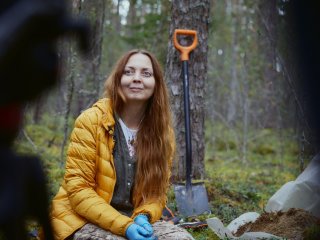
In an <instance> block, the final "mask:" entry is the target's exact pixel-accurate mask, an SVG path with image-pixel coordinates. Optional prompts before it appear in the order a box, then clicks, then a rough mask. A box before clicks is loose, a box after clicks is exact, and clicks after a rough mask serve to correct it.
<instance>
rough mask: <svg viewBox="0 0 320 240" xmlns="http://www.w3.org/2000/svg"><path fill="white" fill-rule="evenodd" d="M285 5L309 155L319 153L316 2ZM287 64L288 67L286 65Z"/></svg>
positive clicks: (290, 0) (287, 1)
mask: <svg viewBox="0 0 320 240" xmlns="http://www.w3.org/2000/svg"><path fill="white" fill-rule="evenodd" d="M282 2H283V3H285V13H286V15H287V16H286V18H287V19H286V20H287V23H288V25H287V29H285V31H286V33H285V34H288V35H289V37H288V38H287V41H288V45H289V46H290V47H291V48H292V49H291V51H292V52H293V57H294V58H295V59H294V60H293V61H295V64H296V66H298V68H297V69H296V73H297V75H298V76H297V79H298V89H297V92H298V96H299V100H300V102H301V104H302V107H303V109H304V116H302V117H303V118H305V120H306V123H307V124H306V126H304V129H305V130H306V134H307V136H306V138H307V142H308V143H309V144H310V148H311V149H310V151H311V154H312V155H315V154H316V153H317V152H319V150H320V81H319V78H320V57H319V56H320V28H319V26H318V23H319V22H320V14H319V12H320V2H319V1H316V0H306V1H300V0H285V1H284V0H282ZM289 64H290V63H289Z"/></svg>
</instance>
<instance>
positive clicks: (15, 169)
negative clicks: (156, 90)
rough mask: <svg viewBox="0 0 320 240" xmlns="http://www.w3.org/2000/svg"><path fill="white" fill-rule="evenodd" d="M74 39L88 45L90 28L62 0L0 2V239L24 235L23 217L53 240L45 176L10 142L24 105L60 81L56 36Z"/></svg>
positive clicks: (35, 160)
mask: <svg viewBox="0 0 320 240" xmlns="http://www.w3.org/2000/svg"><path fill="white" fill-rule="evenodd" d="M67 35H70V36H73V37H75V38H76V39H77V40H78V42H79V45H80V49H82V50H84V51H87V50H88V47H89V38H90V34H89V26H88V24H87V23H86V22H85V21H83V20H80V19H77V20H75V19H73V18H72V17H71V16H69V14H68V12H67V6H66V4H65V2H64V1H63V0H1V1H0V81H1V88H0V238H1V239H14V240H24V239H27V230H26V220H28V219H34V220H36V221H37V222H38V223H39V224H40V225H41V226H42V229H43V235H44V238H45V239H49V240H51V239H53V235H52V228H51V224H50V221H49V209H48V208H49V202H48V201H49V199H48V195H47V189H46V177H45V175H44V173H43V171H42V166H41V162H40V160H39V159H38V158H37V157H31V156H18V155H17V154H16V153H14V152H13V150H12V143H13V141H14V139H15V137H16V135H17V133H18V132H19V129H20V125H21V123H22V114H23V108H24V105H25V104H26V103H27V102H29V101H32V100H34V99H36V98H37V97H39V96H40V95H42V94H44V93H45V92H46V91H48V90H49V89H50V88H51V87H53V86H54V85H55V84H56V83H57V82H58V79H59V64H58V60H59V59H58V53H57V49H56V47H57V46H56V45H57V40H58V39H59V38H60V37H64V36H67Z"/></svg>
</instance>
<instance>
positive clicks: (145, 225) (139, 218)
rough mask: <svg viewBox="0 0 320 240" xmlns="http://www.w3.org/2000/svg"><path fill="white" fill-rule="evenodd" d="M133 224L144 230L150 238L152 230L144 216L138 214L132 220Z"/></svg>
mask: <svg viewBox="0 0 320 240" xmlns="http://www.w3.org/2000/svg"><path fill="white" fill-rule="evenodd" d="M134 222H135V223H136V224H138V225H139V226H141V227H143V228H144V229H145V230H147V231H148V232H149V234H150V236H151V235H152V234H153V228H152V226H151V224H150V223H149V221H148V217H147V216H146V215H143V214H140V215H138V216H136V217H135V218H134Z"/></svg>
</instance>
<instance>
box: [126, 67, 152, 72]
mask: <svg viewBox="0 0 320 240" xmlns="http://www.w3.org/2000/svg"><path fill="white" fill-rule="evenodd" d="M125 68H131V69H139V67H134V66H125ZM141 70H143V71H145V70H149V71H152V68H149V67H142V68H141Z"/></svg>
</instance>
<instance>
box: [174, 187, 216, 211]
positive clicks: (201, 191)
mask: <svg viewBox="0 0 320 240" xmlns="http://www.w3.org/2000/svg"><path fill="white" fill-rule="evenodd" d="M174 193H175V197H176V202H177V207H178V211H179V213H180V214H181V215H182V216H184V217H190V216H196V215H200V214H203V213H205V212H210V207H209V203H208V196H207V191H206V188H205V187H204V184H203V183H196V184H192V185H191V186H190V188H188V189H187V188H186V186H185V185H184V184H177V185H174Z"/></svg>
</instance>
